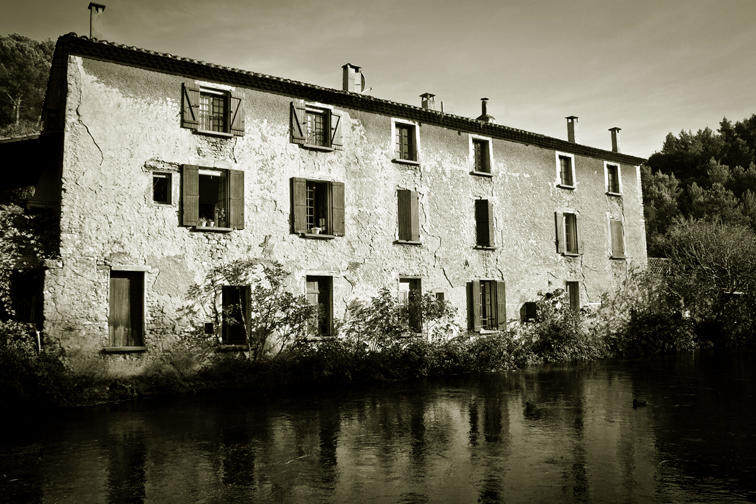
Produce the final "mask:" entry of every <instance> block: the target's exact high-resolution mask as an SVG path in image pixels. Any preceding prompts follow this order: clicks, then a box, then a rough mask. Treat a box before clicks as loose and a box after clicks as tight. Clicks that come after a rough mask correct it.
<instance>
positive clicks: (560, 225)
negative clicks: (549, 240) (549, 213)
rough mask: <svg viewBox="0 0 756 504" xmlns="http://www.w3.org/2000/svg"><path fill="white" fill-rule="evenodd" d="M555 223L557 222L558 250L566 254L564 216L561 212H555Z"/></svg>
mask: <svg viewBox="0 0 756 504" xmlns="http://www.w3.org/2000/svg"><path fill="white" fill-rule="evenodd" d="M554 224H556V247H557V252H559V253H560V254H564V216H563V215H562V214H561V213H560V212H554Z"/></svg>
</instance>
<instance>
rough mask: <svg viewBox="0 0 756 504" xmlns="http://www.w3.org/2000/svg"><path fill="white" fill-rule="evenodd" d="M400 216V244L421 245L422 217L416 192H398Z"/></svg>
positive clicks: (403, 190)
mask: <svg viewBox="0 0 756 504" xmlns="http://www.w3.org/2000/svg"><path fill="white" fill-rule="evenodd" d="M397 203H398V216H399V239H398V241H399V242H406V243H420V217H419V215H418V208H419V204H418V197H417V193H416V192H415V191H410V190H408V189H399V190H398V191H397Z"/></svg>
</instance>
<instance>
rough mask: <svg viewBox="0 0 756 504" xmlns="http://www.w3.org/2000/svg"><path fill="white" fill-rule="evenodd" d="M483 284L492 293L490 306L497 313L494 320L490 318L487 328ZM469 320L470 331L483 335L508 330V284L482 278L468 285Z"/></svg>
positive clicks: (494, 314)
mask: <svg viewBox="0 0 756 504" xmlns="http://www.w3.org/2000/svg"><path fill="white" fill-rule="evenodd" d="M482 284H486V285H487V286H488V291H489V292H491V293H492V294H491V296H492V299H490V300H489V301H490V302H489V303H488V304H489V305H490V306H491V307H492V308H493V310H494V311H495V312H494V313H493V318H491V317H488V318H487V321H488V324H487V325H486V327H484V325H483V318H482V313H483V304H484V299H483V288H482ZM467 320H468V330H470V331H473V332H478V333H481V334H484V333H488V332H493V331H501V330H504V329H506V326H507V294H506V282H504V281H503V280H496V279H492V278H481V279H478V280H472V281H470V282H468V283H467Z"/></svg>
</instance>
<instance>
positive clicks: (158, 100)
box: [45, 56, 646, 349]
mask: <svg viewBox="0 0 756 504" xmlns="http://www.w3.org/2000/svg"><path fill="white" fill-rule="evenodd" d="M67 79H68V82H67V93H68V95H67V96H68V98H67V103H66V110H65V147H64V156H63V167H62V188H63V195H62V201H61V245H60V261H58V263H57V265H56V266H55V267H52V268H50V269H48V271H47V276H46V285H45V301H46V306H45V318H46V326H45V330H46V331H47V333H48V334H51V335H56V336H59V337H61V338H62V339H63V341H64V343H65V344H66V345H68V346H69V347H80V348H85V349H99V348H102V347H104V346H106V345H107V344H108V309H109V305H108V289H109V281H108V275H109V271H110V269H111V268H113V269H124V268H125V269H138V270H142V271H144V272H145V298H146V299H145V305H146V313H145V318H146V336H145V340H146V341H145V343H146V345H147V346H148V347H149V346H150V342H151V340H152V341H153V342H154V338H159V337H161V336H164V335H170V334H175V333H176V332H178V331H179V330H180V327H181V326H180V323H179V321H178V320H177V317H176V310H177V308H178V307H179V306H180V305H181V304H182V303H183V301H184V294H185V292H186V289H187V288H188V287H189V285H191V283H192V282H194V281H199V280H200V279H201V278H202V277H203V275H204V273H205V272H206V271H207V270H208V268H210V267H211V266H213V265H216V264H220V263H222V262H227V261H230V260H233V259H236V258H243V257H261V258H270V259H276V260H278V261H280V262H281V263H282V264H283V265H284V267H285V268H286V269H287V270H288V271H290V272H291V274H292V276H291V278H290V282H291V285H290V286H291V288H292V289H293V290H294V291H296V292H301V293H304V289H305V276H306V275H308V274H323V275H332V276H333V287H334V308H335V316H336V317H339V316H341V315H342V314H343V312H344V308H345V307H346V305H347V303H348V302H349V301H350V300H351V299H354V298H358V297H359V298H364V297H369V296H371V295H373V294H375V293H376V292H377V290H378V289H379V288H381V287H384V286H387V287H389V288H391V289H393V290H397V289H398V279H399V277H400V276H401V275H408V276H419V277H422V288H423V291H424V292H430V291H443V292H444V293H445V296H446V299H447V300H449V301H451V302H452V303H453V304H454V305H455V306H456V307H457V308H458V310H459V319H460V323H461V324H463V325H464V324H466V283H467V282H468V281H470V280H473V279H497V280H504V281H506V284H507V314H508V318H510V319H517V318H518V317H519V310H520V307H521V305H522V303H524V302H525V301H529V300H532V299H533V298H534V296H535V295H536V293H537V292H538V291H539V290H545V289H553V288H556V287H563V286H564V282H565V280H578V281H580V282H581V301H582V303H584V304H585V303H593V302H597V301H598V299H599V296H600V294H601V293H602V292H604V291H606V290H607V289H610V288H611V287H612V285H613V284H614V283H615V282H616V281H617V278H618V277H620V276H622V275H623V274H624V272H625V270H626V269H627V268H628V267H629V265H630V264H632V263H637V264H640V265H645V262H646V247H645V230H644V223H643V211H642V202H641V195H640V194H641V193H640V175H639V172H638V170H637V169H636V167H634V166H628V165H622V166H621V175H622V186H623V193H624V194H623V197H622V198H616V197H611V196H607V195H606V194H605V187H604V163H603V160H602V159H591V158H586V157H581V156H576V157H575V165H576V189H575V190H574V191H569V190H564V189H561V188H558V187H556V185H555V179H556V167H555V162H556V161H555V153H554V151H553V150H549V149H544V148H541V147H538V146H533V145H524V144H519V143H515V142H511V141H504V140H498V139H494V140H493V143H492V146H493V159H494V162H493V166H492V173H493V177H492V178H486V177H478V176H474V175H471V174H470V173H469V172H470V171H471V169H472V165H471V161H470V156H469V138H468V133H467V132H464V131H456V130H450V129H445V128H441V127H437V126H430V125H420V146H419V160H420V165H419V166H408V165H403V164H397V163H394V162H392V161H391V160H392V158H393V157H394V156H393V154H392V152H393V145H392V143H391V118H390V117H387V116H382V115H378V114H374V113H367V112H362V111H359V110H351V109H347V110H343V116H342V132H343V150H337V151H333V152H321V151H315V150H308V149H304V148H301V147H300V146H298V145H296V144H293V143H290V140H289V120H290V118H289V114H290V107H289V106H290V102H291V100H292V99H296V98H297V97H293V96H283V95H279V94H273V93H265V92H261V91H257V90H251V89H241V88H236V89H234V92H235V94H239V95H241V96H242V97H243V103H244V107H245V114H246V116H245V117H246V133H245V135H244V136H241V137H233V138H217V137H210V136H206V135H201V134H196V133H193V132H192V131H191V130H188V129H183V128H181V127H180V112H181V101H180V99H181V84H182V82H183V81H185V80H187V79H185V78H183V77H181V76H177V75H170V74H162V73H157V72H153V71H147V70H144V69H140V68H135V67H130V66H125V65H119V64H114V63H108V62H102V61H97V60H92V59H86V58H82V57H76V56H72V57H70V58H69V62H68V76H67ZM182 164H193V165H199V166H203V167H218V168H228V169H236V170H243V171H244V173H245V192H244V201H245V228H244V229H243V230H235V231H232V232H230V233H207V232H196V231H192V230H190V229H189V228H186V227H182V226H181V225H180V220H179V219H180V216H181V214H180V203H181V198H180V191H181V183H180V182H181V177H180V167H181V165H182ZM153 170H160V171H168V172H172V173H173V177H172V204H170V205H161V204H156V203H153V201H152V192H151V190H152V177H151V174H152V171H153ZM291 177H306V178H311V179H322V180H331V181H337V182H344V183H345V194H346V196H345V206H346V209H345V219H346V236H344V237H337V238H335V239H332V240H313V239H304V238H301V237H299V236H297V235H295V234H291V233H290V229H291V227H290V213H291V212H290V178H291ZM398 188H406V189H412V190H415V191H417V192H418V193H419V197H420V210H419V213H420V239H421V241H422V246H409V245H397V244H394V240H395V239H396V237H397V203H396V191H397V189H398ZM479 197H484V198H487V199H489V200H492V201H493V203H494V212H495V219H496V227H495V229H496V237H495V243H496V246H497V248H496V250H477V249H474V248H473V246H474V244H475V221H474V200H475V199H476V198H479ZM564 210H571V211H575V212H576V213H577V214H578V215H579V222H580V232H581V235H582V237H583V243H584V246H585V251H584V253H583V254H581V255H580V256H578V257H565V256H562V255H560V254H558V253H557V252H556V246H555V226H554V212H555V211H564ZM610 215H611V216H615V217H621V218H622V219H623V221H624V226H625V240H626V244H627V245H626V249H627V250H626V253H627V257H628V260H627V261H617V260H610V259H609V251H610V243H609V230H608V216H610Z"/></svg>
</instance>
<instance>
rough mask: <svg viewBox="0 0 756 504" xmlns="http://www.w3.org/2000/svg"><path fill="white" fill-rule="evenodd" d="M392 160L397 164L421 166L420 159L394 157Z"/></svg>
mask: <svg viewBox="0 0 756 504" xmlns="http://www.w3.org/2000/svg"><path fill="white" fill-rule="evenodd" d="M391 162H392V163H396V164H403V165H409V166H420V161H413V160H411V159H398V158H394V159H392V160H391Z"/></svg>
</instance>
